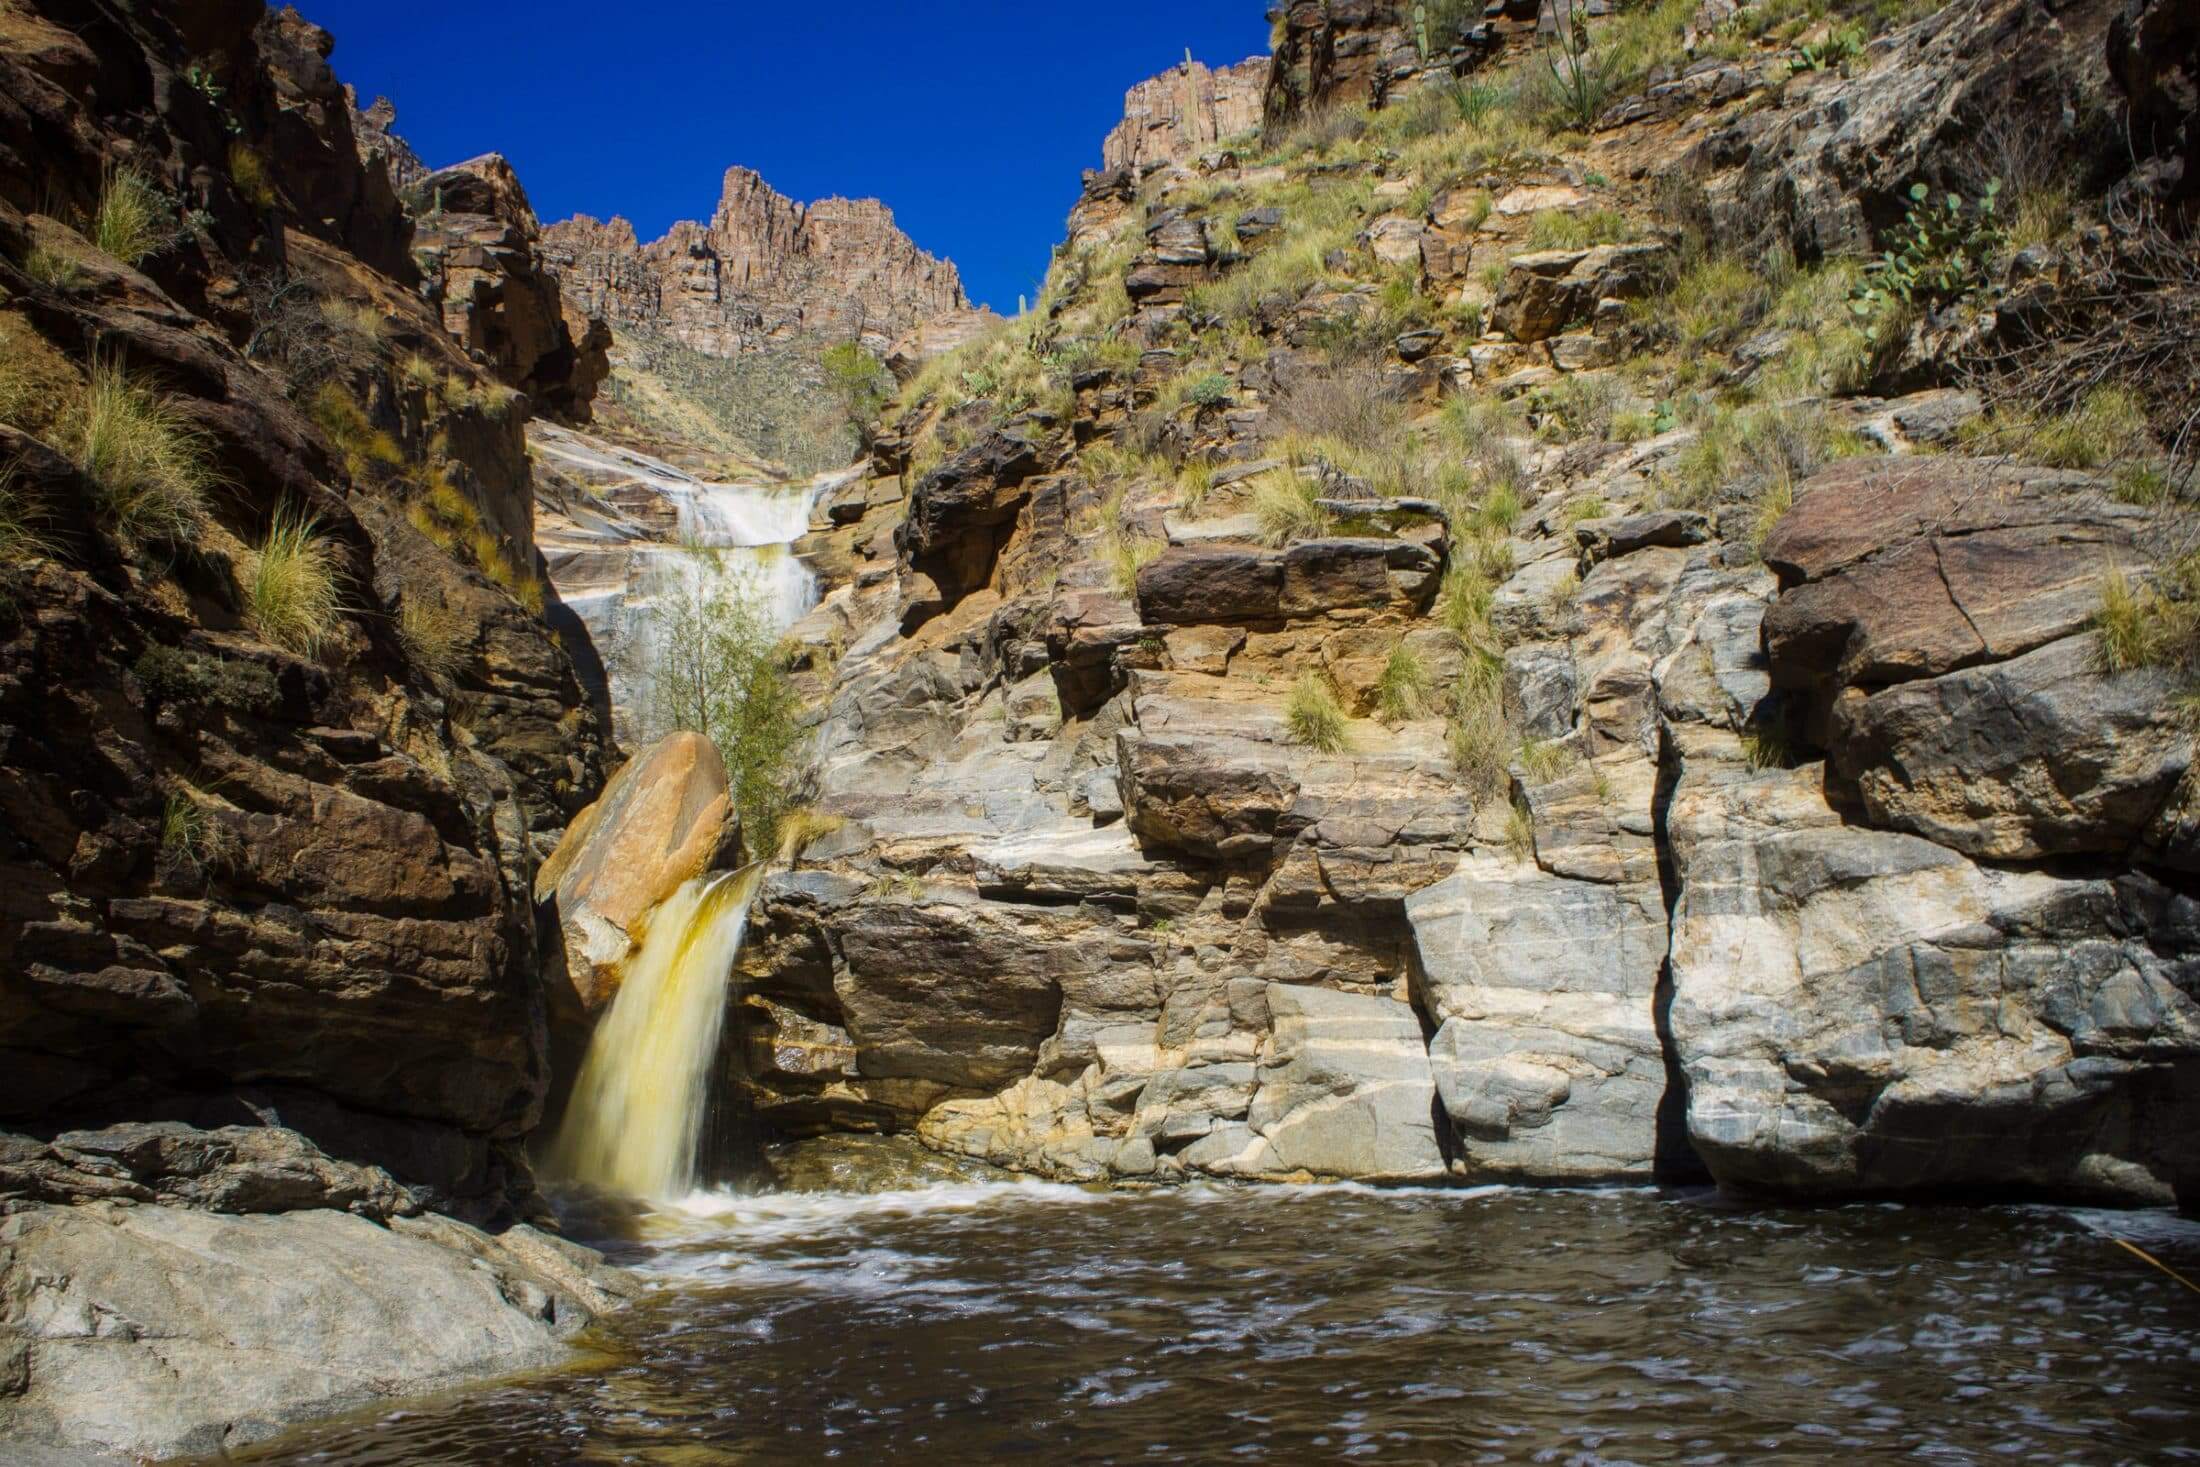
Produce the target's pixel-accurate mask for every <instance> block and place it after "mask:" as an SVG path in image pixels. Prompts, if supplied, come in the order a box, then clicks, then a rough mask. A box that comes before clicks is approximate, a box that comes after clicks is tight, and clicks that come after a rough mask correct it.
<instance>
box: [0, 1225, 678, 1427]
mask: <svg viewBox="0 0 2200 1467" xmlns="http://www.w3.org/2000/svg"><path fill="white" fill-rule="evenodd" d="M635 1292H637V1290H636V1287H635V1285H634V1284H633V1283H632V1282H631V1281H630V1280H628V1279H626V1278H625V1277H624V1276H622V1275H620V1274H618V1273H617V1271H615V1270H609V1269H605V1268H603V1267H602V1266H601V1259H600V1258H599V1257H598V1256H597V1255H596V1254H594V1253H592V1252H591V1251H589V1250H588V1249H585V1248H579V1247H576V1246H574V1245H573V1244H570V1243H566V1242H563V1241H561V1240H559V1239H556V1238H553V1237H550V1236H548V1235H546V1234H543V1233H540V1232H537V1231H536V1230H535V1229H533V1228H530V1227H526V1226H517V1227H513V1228H509V1229H507V1230H506V1231H504V1232H503V1233H501V1234H498V1235H494V1236H492V1235H490V1234H488V1233H483V1232H480V1231H478V1230H476V1229H474V1228H470V1227H466V1226H464V1225H463V1224H460V1223H455V1222H452V1221H451V1220H450V1219H448V1218H440V1217H432V1216H430V1217H420V1218H405V1217H397V1218H393V1219H391V1220H390V1221H389V1223H388V1225H387V1226H381V1225H377V1224H376V1223H374V1222H371V1221H369V1220H368V1219H366V1218H363V1217H357V1216H353V1215H351V1214H348V1213H344V1212H337V1211H331V1210H327V1209H316V1210H308V1211H292V1212H284V1213H281V1214H279V1215H254V1216H236V1215H231V1214H225V1213H215V1212H206V1211H201V1210H198V1209H195V1208H193V1209H187V1208H179V1207H169V1206H157V1205H149V1204H138V1205H125V1204H123V1203H121V1202H95V1203H87V1204H85V1205H82V1206H76V1207H55V1206H49V1205H45V1204H40V1203H26V1204H21V1205H19V1206H17V1207H16V1208H15V1210H14V1211H13V1212H11V1213H10V1215H8V1216H7V1217H5V1218H0V1338H4V1339H5V1340H6V1345H5V1347H4V1351H0V1359H4V1360H5V1362H6V1365H7V1369H8V1373H9V1377H10V1379H11V1380H12V1381H13V1382H14V1385H13V1386H12V1388H11V1389H10V1390H9V1391H8V1392H7V1393H6V1394H5V1395H4V1396H0V1433H4V1434H5V1436H6V1437H7V1439H8V1441H9V1442H10V1443H11V1445H13V1446H16V1447H21V1448H26V1449H29V1448H35V1447H38V1446H49V1447H52V1448H55V1449H58V1450H65V1451H67V1452H68V1453H70V1454H72V1460H82V1459H83V1457H84V1456H85V1455H86V1454H92V1453H101V1454H114V1455H115V1456H120V1457H125V1458H129V1459H131V1460H142V1459H144V1458H147V1457H167V1456H174V1455H178V1454H182V1453H194V1454H195V1453H210V1454H226V1453H227V1452H228V1451H229V1450H231V1449H235V1448H239V1447H243V1446H245V1445H247V1444H249V1443H251V1442H253V1441H256V1440H259V1439H261V1438H265V1437H269V1436H273V1435H275V1434H276V1433H278V1432H280V1431H282V1430H283V1429H284V1428H286V1427H287V1426H289V1425H291V1424H293V1423H296V1422H299V1421H304V1420H309V1419H311V1418H314V1417H318V1416H326V1415H329V1414H332V1413H334V1412H338V1411H342V1410H345V1409H348V1408H351V1407H356V1406H364V1405H368V1404H370V1403H373V1402H377V1401H386V1400H388V1399H390V1398H392V1397H397V1396H403V1395H408V1394H412V1393H416V1392H421V1391H427V1390H433V1389H439V1388H447V1387H449V1386H452V1385H454V1384H457V1383H458V1382H460V1381H462V1380H465V1379H468V1378H470V1377H476V1376H482V1375H489V1374H497V1373H503V1372H508V1371H515V1370H521V1369H525V1368H528V1367H539V1366H545V1365H549V1364H552V1363H554V1362H556V1361H557V1360H559V1359H561V1358H563V1357H564V1356H565V1355H566V1354H567V1353H568V1351H569V1350H570V1344H569V1341H571V1339H572V1338H573V1336H574V1335H576V1334H578V1333H579V1332H580V1331H581V1330H582V1329H583V1328H585V1327H586V1326H587V1325H588V1324H589V1323H590V1322H591V1321H592V1320H594V1319H595V1318H596V1316H597V1315H598V1314H600V1313H602V1312H605V1311H607V1310H609V1309H610V1308H612V1307H614V1306H615V1305H616V1304H617V1303H618V1302H619V1300H620V1299H622V1298H625V1297H631V1296H632V1295H633V1294H634V1293H635Z"/></svg>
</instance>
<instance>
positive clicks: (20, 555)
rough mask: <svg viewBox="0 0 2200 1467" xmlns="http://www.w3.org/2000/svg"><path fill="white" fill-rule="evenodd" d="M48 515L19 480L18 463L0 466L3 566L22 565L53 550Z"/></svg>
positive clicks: (0, 536)
mask: <svg viewBox="0 0 2200 1467" xmlns="http://www.w3.org/2000/svg"><path fill="white" fill-rule="evenodd" d="M46 519H47V517H46V515H45V513H44V511H43V510H42V509H41V507H40V506H39V505H38V504H37V503H35V502H34V501H33V500H32V498H31V496H30V495H29V494H28V493H26V492H25V491H24V490H23V488H22V486H21V485H20V484H18V483H17V482H16V470H15V465H13V464H9V465H8V466H6V467H5V468H0V565H20V564H22V563H24V562H26V561H32V560H42V559H45V558H46V557H48V556H50V555H52V554H53V553H54V542H53V540H52V538H51V537H49V536H48V535H47V534H46V532H45V530H44V529H43V526H44V525H45V523H46Z"/></svg>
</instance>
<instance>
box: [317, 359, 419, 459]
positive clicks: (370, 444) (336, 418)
mask: <svg viewBox="0 0 2200 1467" xmlns="http://www.w3.org/2000/svg"><path fill="white" fill-rule="evenodd" d="M306 416H308V417H310V418H311V419H313V421H314V423H315V424H316V425H317V426H318V427H319V428H320V430H321V431H322V432H323V433H326V434H327V435H328V437H329V441H330V442H332V443H334V444H335V445H336V450H337V452H338V454H339V455H341V456H342V458H343V460H344V471H345V472H346V473H348V474H350V475H351V477H352V478H354V479H362V480H363V479H368V478H371V477H375V476H376V475H377V473H378V471H387V470H390V469H394V468H398V467H400V466H402V465H403V464H404V462H405V450H404V449H402V448H400V447H399V446H398V443H397V440H396V439H395V438H393V437H391V436H390V435H389V434H388V433H387V432H385V431H383V430H382V429H380V428H377V427H375V426H374V423H373V421H372V420H370V419H369V418H368V417H367V410H366V409H365V408H363V407H361V406H360V405H359V400H358V399H357V398H355V397H353V396H352V395H351V394H350V393H349V392H347V391H345V390H344V388H343V386H342V384H340V383H336V382H324V383H322V384H321V385H320V386H319V387H318V388H316V389H315V390H314V393H313V396H312V397H311V398H309V399H307V401H306Z"/></svg>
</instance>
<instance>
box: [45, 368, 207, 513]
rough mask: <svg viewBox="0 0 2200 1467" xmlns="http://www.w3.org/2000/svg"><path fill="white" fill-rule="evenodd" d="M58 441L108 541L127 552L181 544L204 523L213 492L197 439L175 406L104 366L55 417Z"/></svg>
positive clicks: (141, 383)
mask: <svg viewBox="0 0 2200 1467" xmlns="http://www.w3.org/2000/svg"><path fill="white" fill-rule="evenodd" d="M63 436H64V438H65V439H66V440H67V441H68V443H69V445H70V447H71V448H72V449H73V451H74V456H75V459H76V463H77V467H78V468H80V469H82V470H83V471H84V476H85V477H86V478H88V479H90V480H91V481H92V485H93V488H94V489H95V490H97V492H98V495H99V503H100V508H101V509H102V510H103V511H104V512H105V513H106V516H107V519H108V521H109V522H110V523H111V524H112V525H113V527H114V529H115V532H116V534H118V535H119V536H121V538H122V539H124V540H125V541H127V542H129V543H131V544H134V545H153V544H171V545H173V544H183V543H187V542H188V541H189V540H190V539H191V537H192V536H193V535H194V534H196V533H197V531H198V529H199V527H200V526H201V525H202V524H204V523H205V520H206V495H207V491H208V490H209V489H210V488H211V487H212V486H213V484H214V479H215V476H214V472H213V469H212V468H211V467H210V465H209V463H208V449H207V443H206V439H205V436H204V435H203V434H201V433H200V432H199V431H198V430H197V429H196V428H194V427H193V426H191V423H190V421H189V419H187V418H186V417H185V416H184V414H183V411H182V410H181V408H180V407H178V406H177V404H176V402H175V400H174V399H173V398H170V397H168V396H166V395H165V394H162V393H159V392H156V391H155V390H153V388H152V387H151V386H149V385H148V384H147V383H145V382H144V381H141V380H140V379H138V378H136V377H133V376H132V375H131V374H130V373H128V372H126V371H125V370H123V367H122V365H121V363H119V362H117V361H115V360H113V359H112V358H101V359H99V360H97V361H95V362H93V364H92V370H91V375H90V377H89V378H88V380H87V381H86V382H85V384H84V386H83V387H82V388H81V389H80V391H79V392H78V394H77V398H76V401H75V402H74V404H72V405H71V406H70V408H69V409H68V410H67V411H66V412H65V413H64V415H63Z"/></svg>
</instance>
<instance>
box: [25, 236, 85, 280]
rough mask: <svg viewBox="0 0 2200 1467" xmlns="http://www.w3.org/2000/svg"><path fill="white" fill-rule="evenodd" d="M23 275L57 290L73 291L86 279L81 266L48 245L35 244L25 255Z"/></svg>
mask: <svg viewBox="0 0 2200 1467" xmlns="http://www.w3.org/2000/svg"><path fill="white" fill-rule="evenodd" d="M23 273H24V274H25V275H28V276H29V277H30V278H31V279H33V280H35V281H37V282H38V283H39V284H40V285H45V286H51V287H52V288H53V289H55V290H70V289H73V288H74V287H75V286H76V285H77V284H78V283H79V282H81V281H82V280H83V279H84V269H83V267H82V266H81V265H79V264H77V262H76V261H74V260H72V259H70V258H69V257H68V256H67V255H65V254H63V253H61V251H59V250H57V249H55V248H54V247H53V246H52V245H47V244H34V245H32V246H31V247H30V249H29V251H28V252H26V253H25V254H24V256H23Z"/></svg>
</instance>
